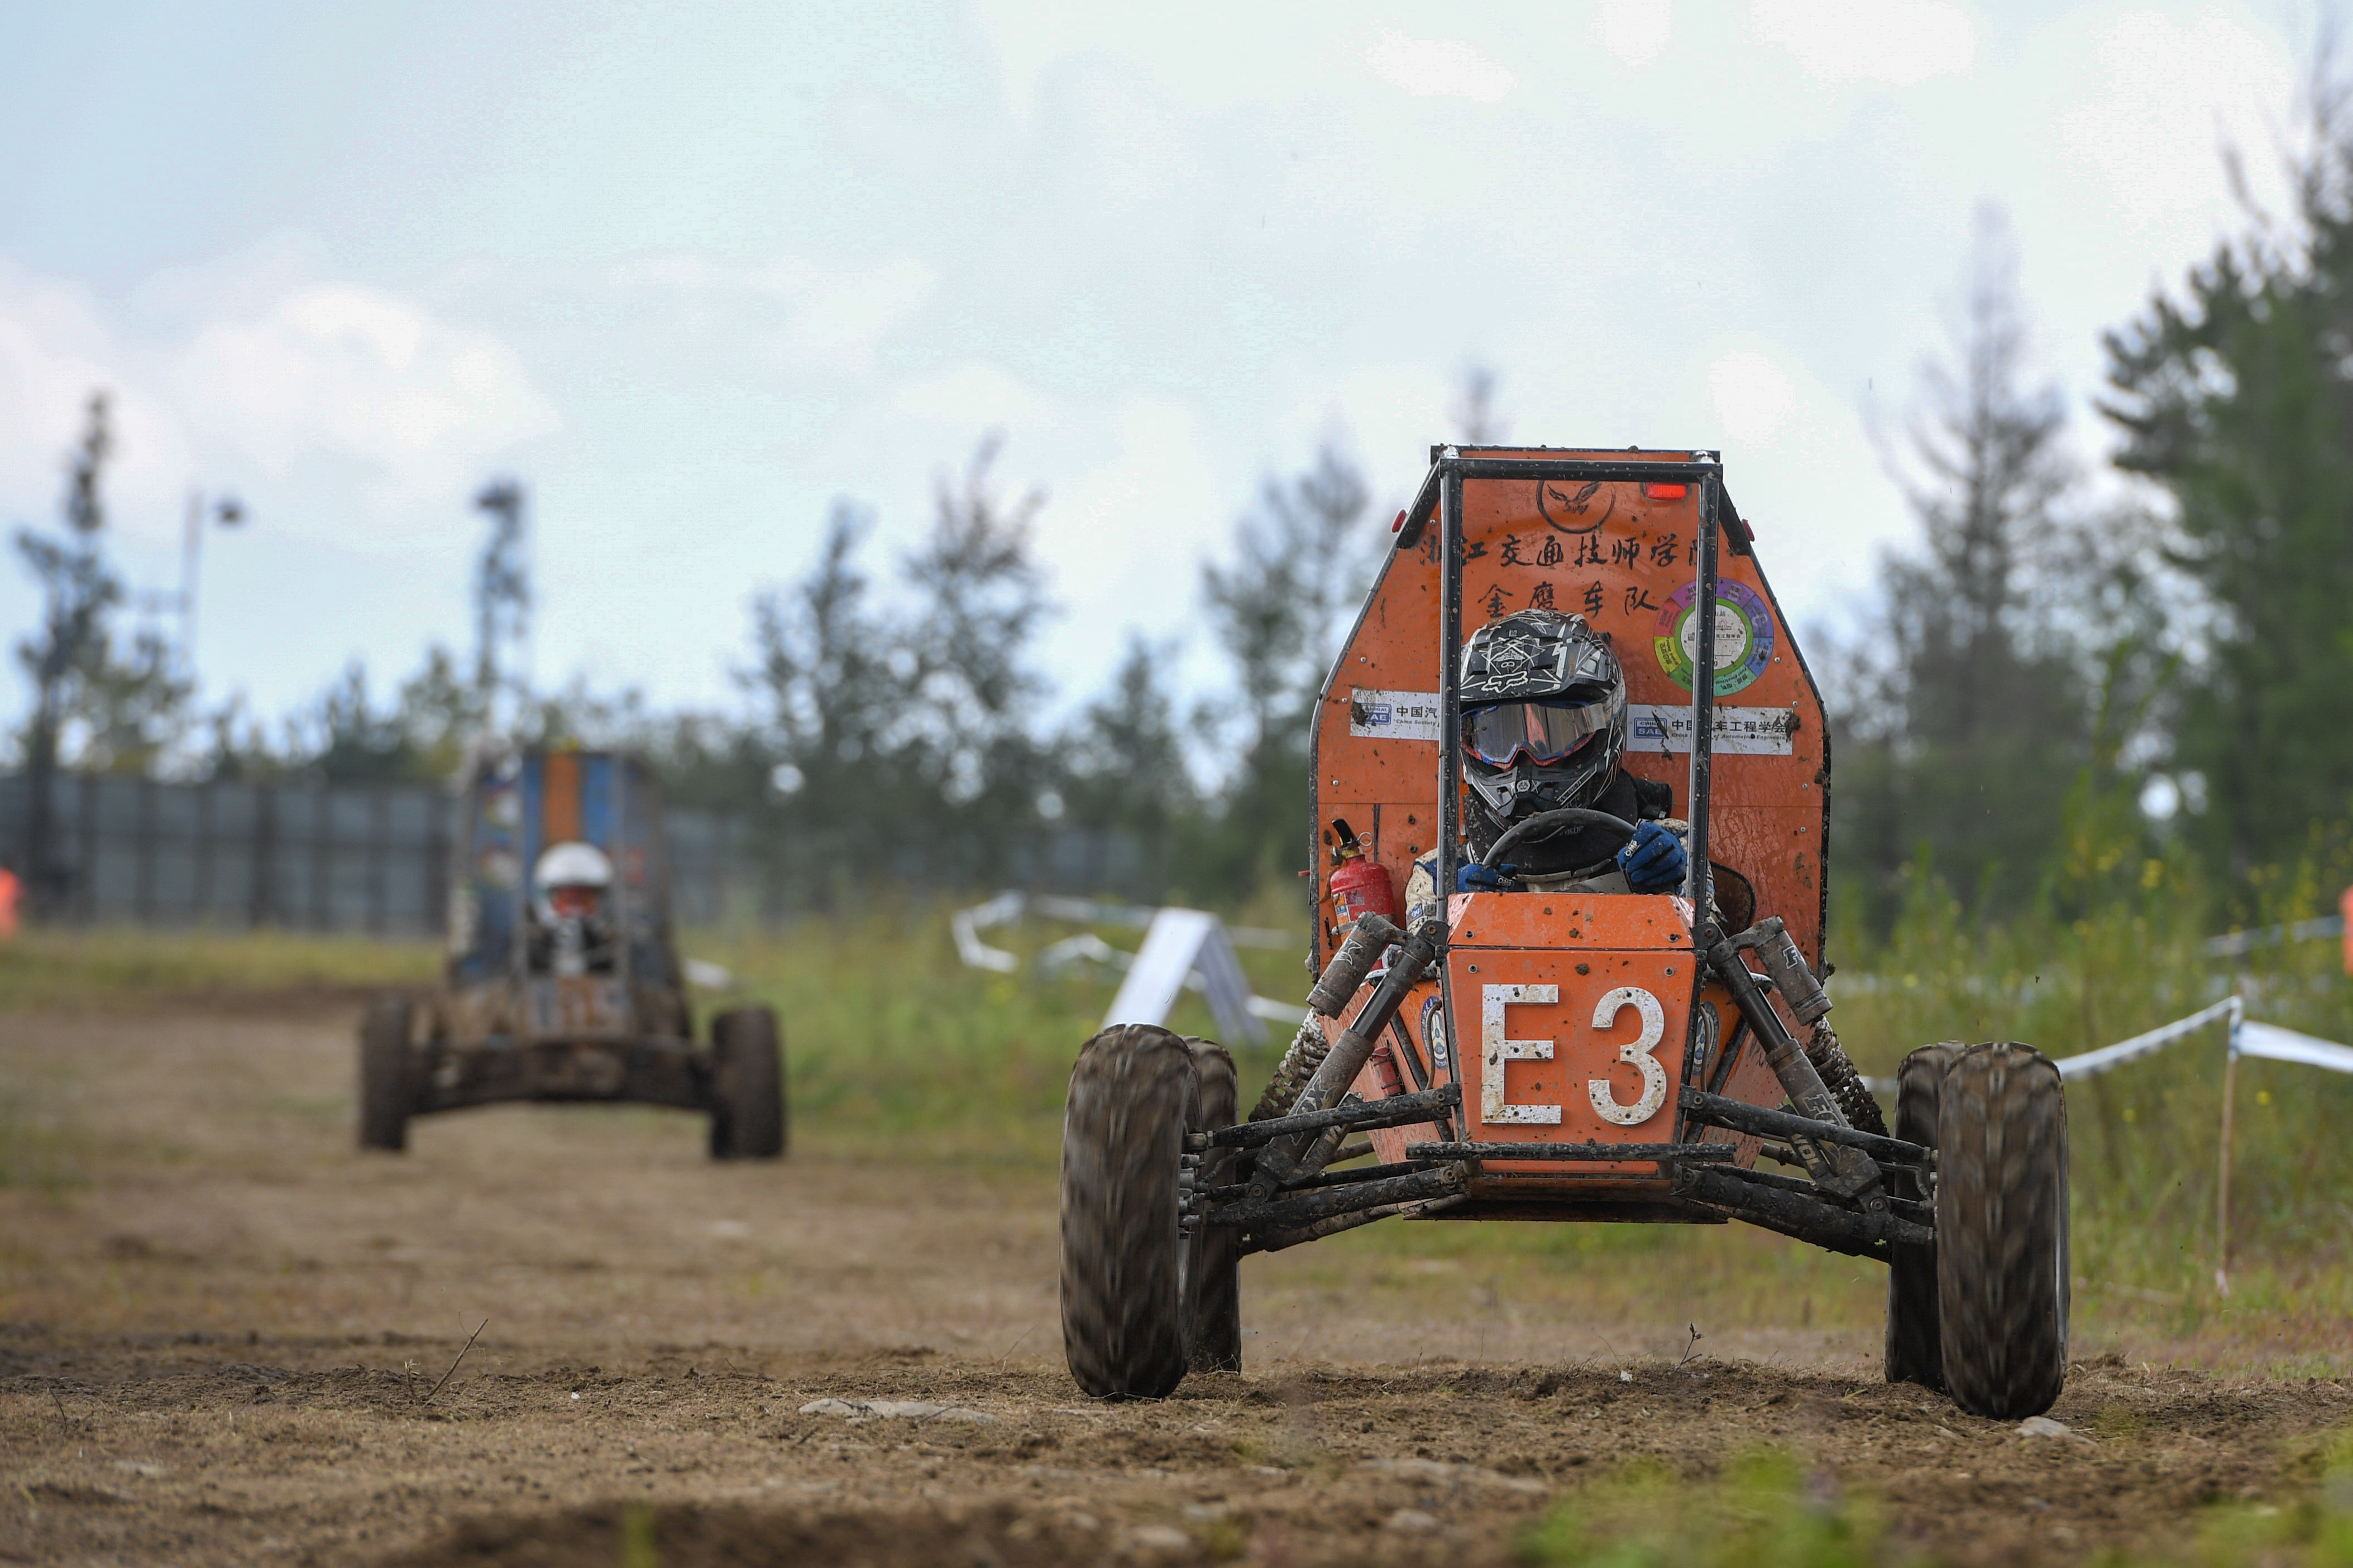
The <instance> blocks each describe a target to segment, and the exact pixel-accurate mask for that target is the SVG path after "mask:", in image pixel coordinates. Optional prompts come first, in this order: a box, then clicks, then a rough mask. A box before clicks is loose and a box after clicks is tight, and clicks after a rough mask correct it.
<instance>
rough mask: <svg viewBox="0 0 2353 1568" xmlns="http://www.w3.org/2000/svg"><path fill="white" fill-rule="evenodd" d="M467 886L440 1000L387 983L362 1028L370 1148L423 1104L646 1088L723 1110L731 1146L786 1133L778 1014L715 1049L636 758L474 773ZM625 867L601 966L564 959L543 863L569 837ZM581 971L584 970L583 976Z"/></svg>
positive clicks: (463, 864) (614, 883)
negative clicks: (692, 981) (692, 992)
mask: <svg viewBox="0 0 2353 1568" xmlns="http://www.w3.org/2000/svg"><path fill="white" fill-rule="evenodd" d="M459 813H460V817H461V820H460V823H459V831H458V834H457V836H456V847H455V854H456V857H457V864H456V865H455V866H454V867H452V868H451V869H452V873H453V874H452V876H451V879H450V886H451V887H452V888H453V889H455V892H454V894H453V896H452V898H451V900H450V912H449V956H448V964H447V968H446V972H445V978H444V982H443V984H442V985H441V986H440V988H439V989H438V990H437V991H436V992H434V993H433V994H431V995H429V996H427V997H426V998H424V999H423V1002H422V1005H418V1001H417V999H416V998H412V997H409V996H406V995H385V996H382V997H379V998H377V999H376V1001H375V1004H374V1005H372V1006H371V1007H370V1008H369V1010H368V1013H367V1016H366V1018H365V1019H364V1022H363V1023H362V1025H361V1027H360V1115H359V1142H360V1146H361V1147H362V1148H366V1149H388V1150H398V1149H403V1148H406V1146H407V1139H408V1121H409V1119H410V1118H411V1117H414V1116H421V1115H425V1114H427V1113H429V1112H433V1111H439V1110H460V1109H462V1108H464V1107H467V1106H473V1105H490V1104H494V1103H497V1102H500V1101H502V1100H557V1101H562V1100H575V1101H577V1100H598V1101H628V1102H635V1103H638V1104H646V1105H668V1106H675V1107H676V1108H678V1109H679V1110H692V1111H701V1112H703V1113H705V1114H707V1115H708V1116H709V1117H710V1118H711V1152H712V1155H713V1157H715V1158H719V1159H736V1158H770V1157H774V1156H776V1155H779V1154H781V1153H783V1152H784V1150H785V1141H786V1120H785V1097H784V1053H783V1045H782V1041H781V1038H780V1037H779V1034H778V1031H777V1027H776V1015H775V1014H774V1013H773V1012H771V1011H770V1010H769V1009H767V1008H765V1007H739V1008H734V1009H732V1010H730V1011H727V1012H723V1013H721V1014H719V1015H718V1016H716V1017H714V1018H713V1019H712V1023H711V1037H710V1041H709V1043H708V1045H698V1044H697V1043H696V1041H695V1039H694V1029H693V1014H692V1011H691V1007H690V1005H689V1004H688V1000H687V993H686V983H685V978H684V975H683V973H682V971H681V966H680V963H679V959H678V952H677V949H676V947H675V945H674V944H673V942H672V937H671V931H670V886H669V865H668V860H667V857H666V854H665V844H664V839H663V837H662V814H661V795H660V792H659V788H658V787H657V785H656V784H655V782H654V779H653V777H652V774H651V773H650V772H649V770H648V769H647V768H646V766H645V764H644V763H641V762H639V761H638V760H637V759H636V758H633V757H629V756H626V755H622V754H618V753H613V752H583V751H569V750H534V751H526V752H510V753H507V754H504V755H500V756H495V757H492V758H490V759H487V760H485V761H483V762H482V763H479V764H478V765H476V766H475V767H473V768H472V769H471V770H470V772H469V774H468V776H467V779H466V782H465V786H464V790H463V793H462V795H460V797H459ZM565 844H575V845H588V846H591V847H594V848H595V849H596V850H597V851H599V852H601V853H602V855H603V856H604V857H605V858H606V860H607V862H608V863H609V865H610V867H611V883H610V886H609V887H608V888H607V890H606V900H605V905H604V908H603V910H602V911H601V913H600V915H599V917H598V919H599V935H600V938H601V940H600V942H598V945H597V947H596V950H595V955H594V961H593V962H590V961H589V960H587V959H586V958H583V959H582V960H581V961H580V962H577V963H571V964H562V963H555V962H554V961H553V959H552V953H553V952H554V947H553V944H552V943H551V942H550V941H549V936H550V930H549V928H550V926H551V925H552V923H553V918H552V914H551V911H550V910H547V909H544V908H543V907H542V905H541V903H540V901H539V900H535V899H534V898H533V889H532V887H531V874H532V869H531V868H533V866H534V865H536V864H538V862H539V859H540V857H541V855H542V854H543V852H544V851H546V850H547V849H548V848H549V847H553V846H556V845H565ZM566 971H571V972H566Z"/></svg>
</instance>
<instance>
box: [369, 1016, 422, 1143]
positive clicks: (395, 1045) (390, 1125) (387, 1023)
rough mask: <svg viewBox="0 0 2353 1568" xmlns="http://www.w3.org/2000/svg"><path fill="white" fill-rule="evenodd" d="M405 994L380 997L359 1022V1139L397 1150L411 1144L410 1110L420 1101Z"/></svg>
mask: <svg viewBox="0 0 2353 1568" xmlns="http://www.w3.org/2000/svg"><path fill="white" fill-rule="evenodd" d="M409 1019H410V1005H409V1001H408V998H407V997H406V996H390V995H386V996H379V997H377V998H376V999H375V1001H373V1002H371V1003H369V1004H368V1010H367V1015H366V1016H364V1018H362V1019H361V1020H360V1117H359V1142H360V1147H361V1148H363V1149H384V1150H388V1151H390V1152H393V1153H398V1152H401V1151H402V1150H404V1149H406V1148H407V1147H408V1112H409V1109H410V1107H412V1106H414V1105H415V1104H416V1103H417V1068H416V1056H415V1053H413V1052H412V1051H411V1050H410V1049H409V1047H408V1030H409Z"/></svg>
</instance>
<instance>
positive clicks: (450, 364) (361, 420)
mask: <svg viewBox="0 0 2353 1568" xmlns="http://www.w3.org/2000/svg"><path fill="white" fill-rule="evenodd" d="M172 362H173V363H172V374H171V380H172V382H173V384H174V389H175V391H176V393H177V396H176V398H175V399H174V401H175V402H176V403H177V404H178V405H179V407H180V409H181V410H182V414H183V416H184V418H185V420H186V421H187V423H188V424H189V425H190V426H191V427H192V428H193V430H194V431H195V433H196V435H197V437H198V438H199V441H200V443H201V444H203V445H205V446H207V447H216V448H224V447H225V448H227V450H229V451H232V452H235V453H236V454H237V455H238V456H239V457H241V458H244V459H246V460H247V461H249V462H250V463H251V464H253V465H254V466H255V467H258V468H259V469H260V471H261V472H262V473H263V474H265V475H266V476H268V477H269V478H271V479H283V478H284V477H285V476H286V475H287V474H288V473H289V472H290V471H291V469H292V468H294V466H295V465H296V464H297V463H298V462H300V461H301V460H302V459H303V458H308V457H311V456H317V455H325V456H331V457H335V458H348V459H353V460H356V461H357V462H359V463H360V464H362V465H364V466H365V467H367V468H373V469H375V470H376V471H377V472H378V473H379V475H380V476H381V477H382V478H383V479H388V480H390V481H392V482H393V483H394V484H395V485H396V486H397V487H398V488H399V489H401V490H403V491H406V492H407V493H408V494H411V495H421V494H424V493H427V492H430V491H434V490H441V489H452V488H454V487H456V486H458V485H460V484H463V483H464V482H465V480H466V479H468V478H469V477H470V473H471V470H472V469H473V468H476V467H477V466H479V465H480V463H481V462H482V461H483V460H484V459H485V458H488V457H490V456H491V454H493V453H496V452H498V451H501V450H502V449H504V448H506V447H512V446H513V445H515V444H516V443H518V442H521V441H525V440H528V439H530V438H531V437H535V436H543V435H545V434H547V433H548V432H550V431H552V430H554V429H555V428H556V427H557V426H558V424H559V421H558V419H557V418H556V414H555V410H554V406H553V405H550V404H549V403H548V401H547V400H546V399H545V398H544V397H543V396H542V395H540V393H539V392H538V390H537V389H536V388H534V387H533V385H532V384H531V378H530V376H529V375H528V374H526V373H525V371H524V370H523V367H522V361H521V360H520V359H519V358H518V357H517V356H516V355H515V353H514V352H513V351H512V349H510V348H508V347H507V345H506V344H505V343H503V342H501V341H500V340H498V339H497V338H495V337H492V336H491V335H490V334H489V333H487V332H481V331H474V330H472V329H470V328H466V327H462V326H459V325H456V324H454V323H451V322H447V321H438V320H437V319H435V318H434V317H433V316H431V315H429V314H427V312H426V311H425V310H422V309H420V308H419V307H417V305H414V304H412V303H410V302H408V301H406V300H401V299H399V298H397V297H396V296H394V295H392V294H389V293H386V292H385V291H384V290H382V289H372V288H368V287H365V286H364V285H360V284H355V283H314V284H311V285H309V286H307V287H304V288H301V289H296V290H295V291H294V292H293V293H291V294H289V295H287V296H286V297H285V298H283V299H281V300H278V301H277V302H276V303H275V304H273V305H271V306H270V307H269V308H268V309H267V310H263V311H262V312H260V313H259V314H258V315H254V316H249V317H245V318H241V319H237V320H231V321H212V322H208V323H206V324H205V325H203V326H202V327H200V328H198V330H197V331H196V332H195V336H194V338H193V339H192V341H191V342H189V343H188V344H187V346H186V348H185V350H184V351H181V352H179V353H175V354H174V355H173V356H172Z"/></svg>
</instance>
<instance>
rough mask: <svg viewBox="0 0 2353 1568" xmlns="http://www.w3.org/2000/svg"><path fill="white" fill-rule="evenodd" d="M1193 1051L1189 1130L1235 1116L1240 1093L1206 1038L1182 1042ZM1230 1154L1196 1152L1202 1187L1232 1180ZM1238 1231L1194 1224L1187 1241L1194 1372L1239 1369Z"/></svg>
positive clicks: (1227, 1061) (1221, 1050) (1230, 1065)
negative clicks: (1191, 1106)
mask: <svg viewBox="0 0 2353 1568" xmlns="http://www.w3.org/2000/svg"><path fill="white" fill-rule="evenodd" d="M1185 1044H1186V1045H1187V1046H1188V1047H1191V1050H1192V1055H1193V1082H1194V1107H1193V1120H1192V1122H1191V1126H1192V1130H1193V1131H1196V1132H1209V1131H1216V1130H1217V1129H1218V1128H1220V1127H1230V1126H1232V1125H1233V1124H1234V1123H1235V1122H1236V1121H1240V1119H1241V1117H1240V1110H1241V1091H1240V1085H1239V1084H1238V1083H1237V1081H1236V1079H1235V1074H1234V1058H1232V1057H1231V1056H1230V1055H1229V1054H1228V1053H1227V1051H1226V1047H1223V1046H1220V1045H1219V1044H1217V1043H1216V1042H1215V1041H1212V1040H1191V1039H1188V1040H1187V1041H1186V1042H1185ZM1235 1157H1236V1152H1235V1151H1234V1150H1231V1149H1215V1150H1211V1151H1210V1152H1208V1154H1205V1155H1204V1156H1202V1160H1201V1169H1200V1173H1199V1175H1198V1177H1197V1178H1196V1180H1197V1181H1198V1184H1199V1185H1200V1186H1201V1187H1203V1188H1205V1189H1206V1188H1208V1187H1220V1186H1224V1185H1227V1184H1229V1183H1231V1182H1233V1181H1234V1180H1235V1179H1236V1177H1235V1175H1234V1162H1235ZM1241 1239H1242V1238H1241V1232H1240V1231H1239V1230H1237V1229H1235V1228H1234V1227H1233V1226H1207V1225H1205V1226H1197V1227H1196V1228H1195V1230H1194V1233H1193V1239H1192V1241H1191V1242H1190V1243H1189V1244H1188V1246H1189V1248H1190V1256H1189V1257H1188V1258H1187V1259H1186V1270H1185V1286H1186V1294H1187V1296H1189V1297H1190V1298H1191V1300H1188V1301H1187V1303H1186V1315H1187V1320H1188V1325H1189V1328H1190V1332H1189V1334H1188V1335H1187V1339H1188V1341H1189V1342H1190V1344H1191V1346H1192V1353H1191V1355H1190V1357H1189V1359H1188V1363H1187V1364H1189V1365H1190V1366H1191V1367H1192V1369H1193V1370H1194V1371H1195V1372H1240V1371H1241V1369H1242V1292H1241V1258H1242V1253H1241Z"/></svg>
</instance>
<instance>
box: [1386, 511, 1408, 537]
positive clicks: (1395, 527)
mask: <svg viewBox="0 0 2353 1568" xmlns="http://www.w3.org/2000/svg"><path fill="white" fill-rule="evenodd" d="M1404 527H1405V512H1404V511H1403V510H1399V511H1398V520H1397V521H1395V522H1393V523H1391V524H1389V531H1390V532H1391V533H1395V532H1397V531H1399V530H1400V529H1402V528H1404Z"/></svg>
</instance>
